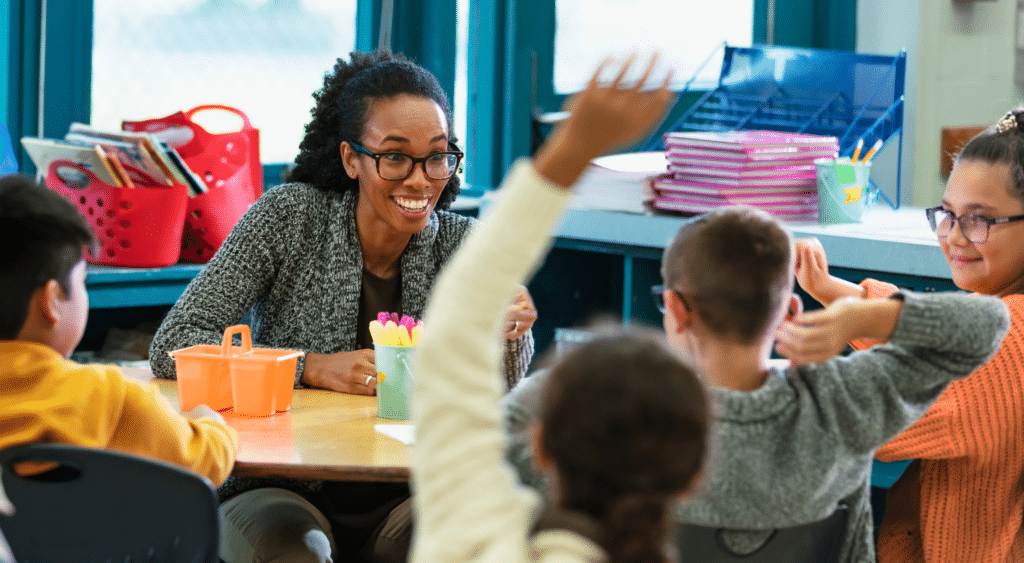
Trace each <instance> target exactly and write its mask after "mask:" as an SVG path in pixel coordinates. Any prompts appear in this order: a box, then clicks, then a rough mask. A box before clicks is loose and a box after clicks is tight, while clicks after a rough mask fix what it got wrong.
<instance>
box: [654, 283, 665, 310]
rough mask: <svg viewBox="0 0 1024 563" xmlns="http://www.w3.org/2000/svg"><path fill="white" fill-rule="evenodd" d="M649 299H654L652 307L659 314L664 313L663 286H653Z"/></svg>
mask: <svg viewBox="0 0 1024 563" xmlns="http://www.w3.org/2000/svg"><path fill="white" fill-rule="evenodd" d="M651 298H652V299H654V306H655V307H657V308H658V312H659V313H664V312H665V286H663V285H655V286H652V287H651Z"/></svg>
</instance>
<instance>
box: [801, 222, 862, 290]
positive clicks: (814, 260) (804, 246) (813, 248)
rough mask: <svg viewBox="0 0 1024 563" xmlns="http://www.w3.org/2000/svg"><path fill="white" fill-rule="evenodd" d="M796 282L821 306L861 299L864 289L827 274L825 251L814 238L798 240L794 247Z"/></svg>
mask: <svg viewBox="0 0 1024 563" xmlns="http://www.w3.org/2000/svg"><path fill="white" fill-rule="evenodd" d="M794 253H795V261H794V269H795V274H796V282H797V283H798V284H800V288H801V289H803V290H804V291H806V292H807V294H808V295H810V296H811V297H813V298H814V299H815V300H817V301H818V302H819V303H821V304H822V305H825V306H828V305H829V304H830V303H832V302H833V301H835V300H836V299H840V298H842V297H863V296H864V289H863V288H862V287H861V286H859V285H857V284H854V283H851V282H848V281H846V280H844V279H842V278H837V277H835V276H833V275H830V274H829V273H828V258H826V256H825V249H824V248H823V247H822V246H821V242H819V241H818V239H816V238H806V239H798V240H797V241H796V242H795V247H794Z"/></svg>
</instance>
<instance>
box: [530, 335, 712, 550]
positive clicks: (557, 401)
mask: <svg viewBox="0 0 1024 563" xmlns="http://www.w3.org/2000/svg"><path fill="white" fill-rule="evenodd" d="M659 338H660V337H659V336H654V335H645V334H641V333H639V332H631V333H624V334H616V335H599V336H597V337H595V338H594V339H593V340H590V341H588V342H587V343H585V344H582V345H580V346H578V347H576V348H573V349H572V350H570V351H569V352H567V353H566V354H565V355H564V356H562V357H561V358H560V359H559V360H558V362H557V363H556V364H555V365H554V366H553V367H552V368H551V374H550V378H549V380H548V382H547V387H546V389H545V393H544V398H543V402H542V404H541V410H540V426H539V433H540V434H539V437H538V439H539V442H540V443H539V444H538V445H537V446H538V447H537V452H538V453H537V456H538V457H539V458H540V459H542V460H545V461H542V462H541V463H544V464H546V463H548V462H550V464H551V465H553V467H554V472H555V477H554V478H553V479H554V480H553V482H552V487H553V491H554V492H555V496H556V498H557V500H558V502H559V504H560V505H561V506H563V507H565V508H568V509H573V510H579V511H581V512H584V513H587V514H589V515H591V516H592V517H594V518H596V519H598V520H599V521H600V522H602V523H603V526H602V529H603V533H604V534H605V536H604V540H605V541H603V542H602V543H603V544H604V545H603V547H605V549H607V550H608V552H609V555H610V558H609V560H610V561H611V563H616V562H619V561H626V560H629V561H633V560H648V561H650V560H656V558H658V557H659V554H663V551H662V549H663V547H664V544H663V542H664V538H665V534H666V533H667V531H668V518H669V516H668V507H669V505H670V503H672V502H674V501H675V500H676V499H677V498H678V497H679V496H680V495H682V494H683V493H684V492H686V491H687V490H688V489H689V488H690V486H691V485H692V484H693V483H694V481H695V480H696V478H697V476H698V475H699V474H700V471H701V468H702V465H703V462H704V455H705V451H706V449H707V432H708V424H709V423H708V402H707V397H706V396H705V392H704V388H703V386H702V385H701V383H700V381H699V379H698V378H697V376H696V374H695V372H694V371H693V369H691V368H690V367H689V366H688V365H687V364H686V363H685V362H684V361H683V360H682V359H681V358H680V357H679V356H678V355H677V354H676V353H675V352H674V351H672V350H671V349H669V348H668V347H667V346H666V345H665V344H664V343H663V342H662V341H661V339H659ZM636 556H646V557H647V558H646V559H645V557H636ZM631 557H632V558H631Z"/></svg>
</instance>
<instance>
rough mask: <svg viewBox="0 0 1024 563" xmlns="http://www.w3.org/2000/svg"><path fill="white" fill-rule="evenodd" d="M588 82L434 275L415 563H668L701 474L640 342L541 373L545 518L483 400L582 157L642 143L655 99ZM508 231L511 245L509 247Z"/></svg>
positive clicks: (680, 413)
mask: <svg viewBox="0 0 1024 563" xmlns="http://www.w3.org/2000/svg"><path fill="white" fill-rule="evenodd" d="M628 68H629V63H627V64H625V65H624V66H623V67H622V68H621V72H620V73H619V75H618V78H617V79H615V80H614V81H613V82H612V83H611V85H608V86H606V85H602V84H601V83H599V81H598V79H597V77H598V76H600V71H599V73H598V74H595V77H594V78H593V79H592V80H591V82H590V84H589V86H588V87H587V88H586V89H585V90H584V91H583V92H581V93H580V94H578V95H577V96H576V97H575V98H573V100H572V102H570V106H569V107H570V109H571V116H570V117H569V118H568V119H567V120H566V121H565V122H563V123H562V124H561V125H560V126H559V127H558V128H557V129H556V130H555V131H554V132H552V134H551V136H550V137H549V139H548V141H547V142H546V143H545V144H544V145H543V147H542V148H541V149H540V151H539V152H538V153H537V156H536V157H535V159H534V160H533V163H532V164H531V163H527V162H519V163H517V164H516V165H515V166H514V168H513V169H512V170H511V171H510V173H509V176H508V178H507V180H506V181H505V183H504V186H503V187H502V189H501V196H500V200H499V201H498V202H496V203H495V204H494V208H493V209H491V210H490V211H489V213H488V215H487V216H486V217H485V219H484V220H483V223H482V224H481V225H480V226H479V227H478V228H476V229H475V230H474V231H473V233H472V234H471V235H470V236H469V237H468V239H467V241H466V243H465V245H464V246H463V247H462V248H461V249H460V251H459V252H458V253H457V254H456V255H455V256H454V257H453V258H452V261H451V262H450V264H449V267H448V268H447V269H446V271H445V272H444V273H443V274H442V275H441V277H440V278H439V280H438V283H437V285H436V288H435V291H434V293H433V295H432V298H431V301H430V306H429V307H428V310H427V315H426V321H425V326H426V327H427V330H426V333H425V335H424V337H423V341H422V343H421V344H420V346H418V352H419V356H417V358H416V359H415V360H414V365H413V371H414V373H416V383H415V402H414V409H413V411H414V415H413V417H414V422H415V424H416V432H417V435H416V446H415V447H414V448H413V450H412V455H413V459H412V477H413V482H414V483H415V485H416V502H415V503H414V507H415V514H416V519H417V520H416V521H417V527H416V531H415V536H414V543H413V558H412V560H413V561H416V562H424V563H427V562H429V563H444V562H453V561H461V562H475V561H479V562H483V561H495V562H498V561H500V562H502V563H515V562H526V561H551V562H553V561H559V562H564V563H570V562H584V561H588V562H589V561H593V562H597V561H607V562H610V563H620V562H624V561H635V562H661V561H667V553H666V550H665V548H666V545H667V538H666V532H667V528H668V526H667V520H668V518H669V516H668V506H669V503H670V502H671V501H672V500H674V499H675V498H677V497H678V496H679V495H681V494H683V493H684V492H685V491H686V490H687V489H688V488H689V487H690V485H691V484H692V483H693V481H694V479H695V478H696V476H697V475H698V473H699V470H700V467H701V462H702V460H703V455H704V450H705V438H706V436H705V433H706V425H707V404H706V400H705V396H704V391H703V389H702V387H701V385H700V382H699V380H698V379H697V378H696V376H695V374H694V372H693V371H692V370H691V369H690V368H688V367H687V366H686V365H685V364H684V363H683V362H682V361H681V360H680V359H679V357H677V356H676V354H675V353H673V352H672V351H670V350H669V349H667V348H666V347H665V345H664V344H663V343H659V342H657V341H654V340H650V339H648V338H644V337H641V336H638V335H630V334H623V335H618V336H608V337H603V338H601V339H599V340H597V341H595V342H594V343H592V344H591V345H589V346H586V347H584V348H582V349H581V350H579V352H578V353H576V354H573V355H571V356H570V357H569V359H568V360H567V361H565V362H562V363H560V364H559V365H557V366H556V367H555V368H553V370H552V372H551V374H552V375H551V378H550V385H549V386H548V390H549V394H548V395H547V399H548V400H547V401H546V402H545V404H544V406H543V409H542V414H541V415H540V419H541V424H540V425H539V426H538V427H537V430H536V433H535V434H534V438H535V440H536V441H537V443H538V444H539V447H538V451H539V452H541V454H540V455H538V456H537V458H536V459H537V464H538V466H539V468H540V471H542V472H543V473H545V474H546V475H548V476H550V477H551V479H552V480H553V481H554V482H555V483H557V486H556V487H555V489H556V491H557V494H556V500H555V505H556V509H555V510H553V511H552V512H551V513H549V514H547V515H546V517H543V518H541V520H540V522H538V521H537V514H536V511H537V509H538V508H539V506H538V501H539V499H538V497H537V496H536V495H534V494H532V493H530V492H528V491H527V490H526V489H521V488H518V487H517V486H516V483H515V477H514V474H513V473H512V471H511V468H510V467H509V466H507V465H506V464H504V463H503V462H502V450H503V442H504V436H503V435H502V431H501V428H500V425H499V416H498V411H497V410H496V408H495V402H496V401H497V400H498V398H499V397H500V396H501V394H502V385H501V380H500V370H499V363H498V358H499V356H500V354H499V351H500V346H499V342H500V334H501V332H502V329H503V327H502V320H501V319H502V315H503V312H504V308H505V303H507V302H508V299H509V296H510V295H511V294H512V292H513V290H514V288H515V287H516V284H520V283H522V282H523V281H524V280H526V278H527V277H528V275H529V273H530V270H531V269H532V268H534V267H535V266H536V265H537V264H538V262H539V261H540V260H541V259H542V257H543V255H544V252H545V250H546V248H547V247H548V245H549V243H550V240H551V234H550V233H551V230H552V227H553V226H554V224H555V223H556V221H557V220H558V218H559V217H560V216H561V211H562V209H563V208H564V206H565V204H566V201H567V199H568V198H569V196H570V190H569V189H568V187H569V186H571V185H572V183H573V182H574V181H575V180H576V178H577V177H578V176H579V175H580V173H581V172H582V171H583V170H584V168H585V167H586V165H587V163H588V162H589V161H590V159H591V158H593V157H596V156H599V155H601V154H603V153H604V152H606V151H607V150H608V149H610V148H612V147H614V146H618V145H621V144H624V143H627V142H630V141H635V140H636V139H637V138H638V137H640V136H641V135H642V134H644V133H645V132H646V131H648V130H650V129H651V128H652V126H654V125H655V124H656V123H657V122H658V121H659V120H660V119H661V118H662V117H663V116H664V113H665V110H666V108H667V107H668V104H669V102H670V101H671V98H672V96H671V94H670V93H669V91H668V90H667V87H666V85H667V80H666V85H662V87H661V88H658V89H654V90H650V91H642V90H640V86H641V85H642V84H643V83H644V82H645V80H646V78H647V75H649V74H650V72H651V69H650V67H648V69H647V72H646V73H645V74H644V77H643V78H642V79H640V80H639V82H638V83H637V85H636V86H632V87H630V86H623V85H621V84H622V73H625V72H626V71H627V70H628ZM510 232H514V233H516V236H514V237H511V236H509V235H508V233H510Z"/></svg>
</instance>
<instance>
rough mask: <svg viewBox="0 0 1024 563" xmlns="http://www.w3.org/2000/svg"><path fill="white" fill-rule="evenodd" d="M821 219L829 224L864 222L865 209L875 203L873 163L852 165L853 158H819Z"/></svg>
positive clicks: (817, 165) (817, 167) (816, 163)
mask: <svg viewBox="0 0 1024 563" xmlns="http://www.w3.org/2000/svg"><path fill="white" fill-rule="evenodd" d="M814 165H815V168H816V169H817V176H818V220H819V221H820V222H821V223H825V224H834V223H860V221H861V218H862V216H863V215H864V210H865V209H866V208H867V207H868V206H869V205H871V204H872V203H874V199H875V197H876V194H875V192H874V190H873V189H872V188H871V179H870V176H871V163H870V162H869V163H866V164H850V162H849V159H845V161H844V159H833V158H819V159H817V160H815V161H814Z"/></svg>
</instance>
